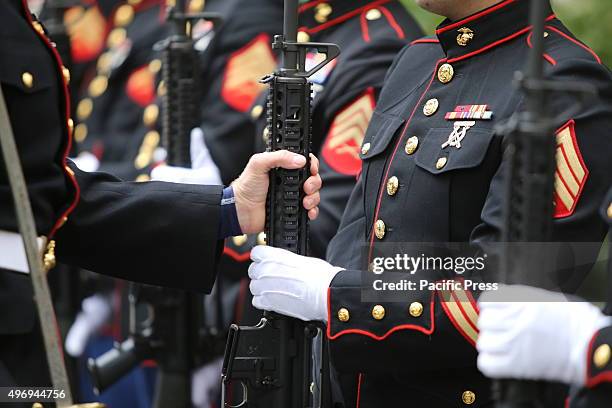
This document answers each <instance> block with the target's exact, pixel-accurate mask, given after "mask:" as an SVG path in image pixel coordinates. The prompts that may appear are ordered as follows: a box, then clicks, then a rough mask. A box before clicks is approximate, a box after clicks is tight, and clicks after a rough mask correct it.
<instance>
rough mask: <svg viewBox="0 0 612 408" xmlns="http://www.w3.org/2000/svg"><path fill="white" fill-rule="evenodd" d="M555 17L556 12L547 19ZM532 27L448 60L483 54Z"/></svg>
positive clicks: (453, 60) (450, 61) (454, 60)
mask: <svg viewBox="0 0 612 408" xmlns="http://www.w3.org/2000/svg"><path fill="white" fill-rule="evenodd" d="M554 18H556V16H555V15H554V14H551V15H550V16H548V17H547V18H546V21H550V20H552V19H554ZM531 29H532V26H529V27H525V28H523V29H522V30H519V31H517V32H516V33H514V34H512V35H509V36H508V37H504V38H502V39H501V40H497V41H495V42H492V43H491V44H488V45H486V46H484V47H482V48H480V49H478V50H476V51H472V52H470V53H468V54H465V55H461V56H460V57H456V58H451V59H449V60H448V63H449V64H452V63H453V62H457V61H463V60H464V59H468V58H470V57H473V56H475V55H478V54H482V53H483V52H485V51H488V50H490V49H491V48H494V47H497V46H498V45H500V44H503V43H505V42H508V41H510V40H512V39H514V38H516V37H519V36H521V35H523V34H525V33H526V32H528V31H530V30H531Z"/></svg>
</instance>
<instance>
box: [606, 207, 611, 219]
mask: <svg viewBox="0 0 612 408" xmlns="http://www.w3.org/2000/svg"><path fill="white" fill-rule="evenodd" d="M607 213H608V218H612V204H610V205H609V206H608V211H607Z"/></svg>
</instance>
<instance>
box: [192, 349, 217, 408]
mask: <svg viewBox="0 0 612 408" xmlns="http://www.w3.org/2000/svg"><path fill="white" fill-rule="evenodd" d="M222 366H223V357H220V358H218V359H217V360H214V361H212V362H210V363H208V364H206V365H204V366H202V367H200V368H198V369H197V370H195V371H194V372H193V375H192V376H191V402H192V403H193V406H194V407H196V408H210V407H212V406H216V405H214V404H217V400H216V398H217V397H218V396H219V394H220V392H221V367H222Z"/></svg>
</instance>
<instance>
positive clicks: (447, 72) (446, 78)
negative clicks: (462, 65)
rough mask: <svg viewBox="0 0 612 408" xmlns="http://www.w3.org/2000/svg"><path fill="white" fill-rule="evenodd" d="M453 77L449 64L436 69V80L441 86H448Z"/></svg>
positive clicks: (452, 70) (453, 70)
mask: <svg viewBox="0 0 612 408" xmlns="http://www.w3.org/2000/svg"><path fill="white" fill-rule="evenodd" d="M454 76H455V69H454V68H453V66H452V65H451V64H442V65H441V66H440V69H438V80H439V81H440V82H442V83H443V84H448V83H449V82H450V81H452V80H453V77H454Z"/></svg>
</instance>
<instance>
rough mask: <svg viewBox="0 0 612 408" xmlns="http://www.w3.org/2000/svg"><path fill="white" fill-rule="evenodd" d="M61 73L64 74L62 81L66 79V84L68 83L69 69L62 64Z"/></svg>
mask: <svg viewBox="0 0 612 408" xmlns="http://www.w3.org/2000/svg"><path fill="white" fill-rule="evenodd" d="M62 75H63V76H64V81H66V85H68V84H69V83H70V70H69V69H68V68H66V67H65V66H63V65H62Z"/></svg>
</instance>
